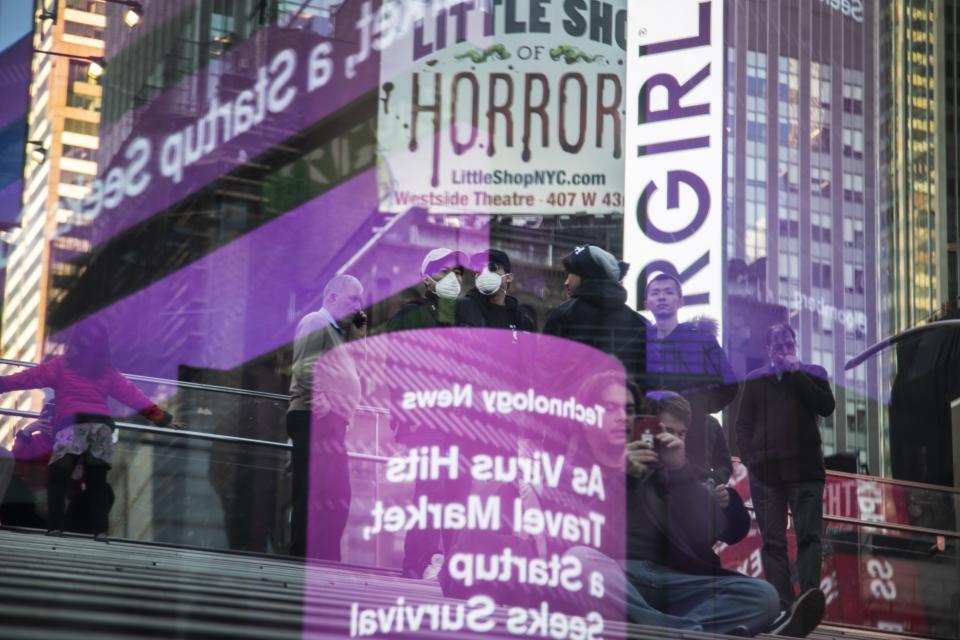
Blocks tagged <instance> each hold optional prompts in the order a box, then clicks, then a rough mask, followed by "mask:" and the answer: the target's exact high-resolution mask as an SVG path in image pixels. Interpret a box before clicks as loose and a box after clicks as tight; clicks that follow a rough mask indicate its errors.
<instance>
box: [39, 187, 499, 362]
mask: <svg viewBox="0 0 960 640" xmlns="http://www.w3.org/2000/svg"><path fill="white" fill-rule="evenodd" d="M376 206H377V188H376V173H375V171H374V170H368V171H366V172H364V173H363V174H361V175H359V176H357V177H355V178H353V179H351V180H349V181H348V182H346V183H344V184H342V185H340V186H338V187H337V188H335V189H332V190H331V191H329V192H327V193H325V194H324V195H322V196H320V197H318V198H315V199H314V200H312V201H310V202H308V203H306V204H304V205H301V206H300V207H297V208H296V209H293V210H291V211H289V212H287V213H286V214H284V215H283V216H281V217H280V218H278V219H276V220H274V221H272V222H270V223H268V224H266V225H264V226H262V227H260V228H258V229H256V230H255V231H252V232H251V233H249V234H247V235H245V236H243V237H242V238H240V239H238V240H235V241H234V242H232V243H230V244H229V245H227V246H225V247H222V248H220V249H218V250H217V251H215V252H213V253H211V254H209V255H207V256H205V257H204V258H202V259H200V260H198V261H196V262H194V263H192V264H190V265H189V266H187V267H185V268H183V269H181V270H180V271H178V272H176V273H174V274H172V275H169V276H167V277H165V278H164V279H162V280H160V281H159V282H156V283H154V284H152V285H150V286H148V287H146V288H144V289H142V290H140V291H138V292H137V293H135V294H132V295H130V296H128V297H126V298H124V299H123V300H120V301H118V302H116V303H114V304H112V305H111V306H109V307H107V308H105V309H103V310H101V311H98V312H96V313H94V314H93V315H92V316H90V317H89V318H88V319H85V320H83V321H81V322H86V321H88V320H89V319H97V320H100V321H103V322H105V323H106V324H107V326H108V327H109V328H110V331H111V342H112V347H113V352H114V361H115V364H116V366H117V368H119V369H120V370H123V371H127V372H130V373H138V374H146V375H153V376H158V377H163V378H172V379H176V378H177V377H178V373H179V371H178V367H179V366H180V365H186V366H190V367H198V368H211V369H221V370H223V369H233V368H235V367H237V366H239V365H241V364H243V363H245V362H248V361H250V360H252V359H254V358H256V357H258V356H260V355H263V354H264V353H268V352H270V351H273V350H275V349H277V348H279V347H281V346H283V345H285V344H288V343H290V342H291V341H292V339H293V333H294V329H295V328H296V325H297V323H298V322H299V320H300V318H301V317H302V315H303V314H304V313H306V312H307V311H313V310H316V307H317V306H319V299H320V295H321V292H322V290H323V287H324V285H325V284H326V282H327V280H329V278H330V277H331V276H332V275H334V273H336V271H337V269H338V268H340V267H341V266H342V265H344V264H345V263H347V262H348V261H349V262H350V266H349V268H348V269H347V271H348V272H349V273H351V274H353V275H355V276H357V277H358V278H359V279H360V281H361V282H362V283H363V284H364V286H365V288H366V291H367V299H368V301H369V302H376V301H378V300H381V299H384V298H386V297H388V296H391V295H394V294H396V293H398V292H400V291H402V290H403V289H405V288H407V287H410V286H412V285H415V284H416V283H417V282H419V280H420V263H421V261H422V260H423V257H424V255H425V254H426V252H427V251H428V250H430V249H432V248H435V246H436V243H431V241H430V240H424V241H422V242H418V241H413V240H411V239H410V238H412V237H416V236H417V234H416V233H412V232H411V231H412V230H411V229H410V223H409V222H407V221H406V220H404V219H402V218H401V219H398V220H397V221H394V224H392V225H390V226H389V228H388V231H387V232H385V233H382V235H379V236H377V235H374V233H373V232H372V231H370V230H369V229H365V223H368V222H369V218H370V216H371V214H376ZM405 215H406V214H405ZM478 219H479V220H485V218H478ZM417 221H420V220H419V219H417ZM449 230H450V233H451V238H449V239H447V240H445V241H444V242H443V244H444V246H448V247H449V248H452V249H459V250H461V251H465V252H477V251H481V250H484V249H486V248H487V247H488V237H489V232H488V229H487V228H486V226H484V225H481V226H480V228H473V229H466V228H465V229H449ZM64 338H65V334H60V335H57V336H55V337H54V340H57V341H60V340H63V339H64Z"/></svg>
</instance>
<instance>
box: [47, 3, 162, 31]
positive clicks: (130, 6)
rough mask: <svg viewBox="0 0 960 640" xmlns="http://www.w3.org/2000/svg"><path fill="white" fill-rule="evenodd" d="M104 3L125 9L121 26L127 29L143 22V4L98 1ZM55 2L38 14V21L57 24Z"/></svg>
mask: <svg viewBox="0 0 960 640" xmlns="http://www.w3.org/2000/svg"><path fill="white" fill-rule="evenodd" d="M100 2H104V3H108V4H109V3H112V4H122V5H123V6H125V7H126V8H127V10H126V11H124V12H123V24H125V25H127V27H128V28H130V29H133V28H134V27H136V26H137V25H138V24H140V22H141V21H142V20H143V4H141V3H140V2H139V1H138V0H100ZM58 17H59V16H58V14H57V2H56V1H55V2H54V3H53V4H52V5H51V8H50V9H44V10H43V11H42V12H41V13H40V20H41V21H43V20H53V22H54V24H56V22H57V18H58Z"/></svg>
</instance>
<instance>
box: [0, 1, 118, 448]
mask: <svg viewBox="0 0 960 640" xmlns="http://www.w3.org/2000/svg"><path fill="white" fill-rule="evenodd" d="M105 7H106V4H105V3H103V2H100V1H99V0H52V1H50V0H48V1H47V2H45V3H44V4H43V7H40V8H38V13H45V14H46V15H48V16H50V17H48V18H46V19H41V20H38V27H37V30H36V34H35V38H34V46H35V48H36V49H38V50H39V52H38V53H36V54H35V56H34V60H33V82H32V85H31V89H30V90H31V96H32V98H31V107H30V115H29V139H30V140H34V141H37V142H38V143H39V144H42V146H43V148H44V150H45V152H46V153H45V157H44V158H43V160H42V161H38V159H39V156H38V157H36V158H32V159H31V160H29V161H28V164H27V168H26V187H25V189H24V195H23V208H22V216H21V221H20V226H19V227H18V228H15V229H12V230H10V231H8V232H6V233H5V234H4V236H5V241H6V242H7V243H8V244H9V246H10V247H11V249H10V254H9V258H8V260H7V270H6V286H5V288H4V300H3V320H2V334H0V352H2V355H3V357H4V358H9V359H14V360H23V361H28V362H35V361H38V360H39V359H40V358H41V356H42V355H43V345H44V340H45V338H46V313H47V304H48V291H49V289H50V287H51V285H52V282H53V281H54V280H55V278H56V273H55V268H53V267H52V265H51V259H50V246H51V241H52V240H53V239H54V238H56V237H57V236H58V234H59V233H60V230H61V228H62V227H63V226H68V225H72V224H76V223H78V222H80V221H79V220H77V214H76V213H75V206H74V203H75V202H79V201H80V200H81V199H82V198H83V197H85V196H86V194H87V193H88V191H89V183H90V182H91V181H92V180H93V179H94V178H95V177H96V175H97V162H96V153H97V147H98V144H99V142H98V138H97V133H98V128H99V121H100V99H101V95H102V92H101V87H100V86H99V84H98V83H97V82H96V81H95V80H93V79H91V78H90V77H89V75H88V73H87V71H88V67H89V62H88V61H87V60H85V58H89V57H102V56H103V51H104V30H105V28H106V11H105ZM54 16H55V17H54ZM47 51H49V52H55V53H56V54H62V55H54V54H49V53H45V52H47ZM71 56H72V57H71ZM76 248H77V249H78V250H82V249H83V248H84V247H83V246H82V245H81V246H79V247H76ZM37 402H38V396H36V395H33V396H31V395H27V394H23V395H21V396H19V397H14V396H4V397H3V398H2V400H0V403H2V405H3V406H7V407H9V406H13V404H16V408H19V409H29V408H31V407H33V408H36V404H37ZM10 437H12V433H10V432H9V429H5V430H0V442H2V441H3V440H5V439H6V440H9V438H10Z"/></svg>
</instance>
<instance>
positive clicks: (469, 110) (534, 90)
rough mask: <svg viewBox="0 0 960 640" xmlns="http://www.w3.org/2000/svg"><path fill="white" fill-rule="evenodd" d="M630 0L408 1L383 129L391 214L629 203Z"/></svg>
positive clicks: (388, 58) (386, 92) (389, 10)
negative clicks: (624, 166) (625, 163)
mask: <svg viewBox="0 0 960 640" xmlns="http://www.w3.org/2000/svg"><path fill="white" fill-rule="evenodd" d="M626 14H627V9H626V3H625V2H624V0H614V1H613V2H594V3H592V6H590V5H588V3H586V2H564V3H561V2H534V1H531V2H507V3H503V4H502V5H501V4H500V3H486V2H476V3H475V2H473V1H470V2H442V3H430V2H423V1H415V2H407V1H404V2H400V1H398V0H386V1H385V2H384V3H383V6H382V8H381V11H380V21H381V25H383V24H394V23H399V24H409V25H411V28H409V29H400V30H396V31H394V32H392V33H391V35H390V37H389V39H386V40H385V39H381V50H382V52H383V54H382V56H381V58H380V101H379V118H378V125H379V130H378V138H379V140H380V145H381V149H380V150H381V154H382V158H383V162H384V166H385V170H384V172H383V179H382V180H381V190H382V192H383V195H384V196H385V199H386V201H387V204H386V207H387V209H389V210H391V211H404V210H406V209H407V208H409V207H410V206H422V207H426V208H428V209H429V210H430V211H431V212H432V213H464V212H477V211H480V212H484V213H504V214H510V213H514V214H516V213H526V214H536V215H541V214H564V213H578V212H587V213H610V212H619V211H620V210H621V209H622V206H623V202H622V197H623V173H622V170H621V162H622V159H623V131H624V125H625V122H624V117H625V115H624V109H625V105H624V88H623V74H624V62H625V61H624V57H625V51H624V49H625V46H626V33H625V29H626Z"/></svg>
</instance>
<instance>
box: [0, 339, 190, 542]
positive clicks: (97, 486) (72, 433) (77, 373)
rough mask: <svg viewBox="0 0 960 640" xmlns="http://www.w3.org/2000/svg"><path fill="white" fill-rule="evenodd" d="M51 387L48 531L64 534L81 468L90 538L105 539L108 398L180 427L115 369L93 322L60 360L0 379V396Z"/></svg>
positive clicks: (109, 493) (110, 446) (110, 449)
mask: <svg viewBox="0 0 960 640" xmlns="http://www.w3.org/2000/svg"><path fill="white" fill-rule="evenodd" d="M45 387H49V388H51V389H53V390H54V393H55V394H56V401H57V402H56V411H55V413H54V418H53V423H54V428H55V429H56V439H55V442H54V445H53V453H52V455H51V456H50V469H49V476H48V481H47V511H48V527H49V532H48V533H50V534H52V535H59V534H60V533H62V532H63V526H64V507H65V503H66V492H67V485H68V484H69V482H70V476H71V474H72V473H73V469H74V467H75V466H76V465H77V464H78V463H82V464H83V467H84V481H85V483H86V485H87V492H88V499H89V506H90V518H91V522H92V528H93V533H94V537H96V538H98V539H103V538H105V537H106V531H107V525H108V519H107V518H108V515H109V512H110V505H111V503H112V491H111V490H110V487H109V485H108V484H107V471H109V469H110V463H111V461H112V458H113V432H112V429H113V420H112V419H111V418H110V416H109V412H110V409H109V408H108V406H107V397H108V396H112V397H114V398H116V399H117V400H119V401H120V402H122V403H123V404H125V405H127V406H129V407H131V408H133V409H137V410H138V411H139V412H140V413H141V414H142V415H143V416H144V417H146V418H147V419H149V420H151V421H152V422H154V423H156V424H157V425H160V426H166V425H172V426H176V427H180V426H182V424H181V423H180V422H176V421H174V420H173V417H172V416H171V415H170V414H168V413H166V412H165V411H164V410H163V409H161V408H160V407H158V406H157V405H156V404H154V403H153V402H152V401H151V400H150V399H149V398H147V397H146V396H145V395H144V394H143V392H141V391H140V390H139V389H138V388H137V387H136V386H134V385H133V383H131V382H130V381H129V380H127V379H126V378H124V377H123V375H121V374H120V373H118V372H117V370H116V369H114V368H113V365H112V364H111V358H110V342H109V336H108V335H107V330H106V328H105V327H104V326H103V325H102V324H100V323H97V322H87V323H84V324H83V325H81V326H79V327H76V328H75V329H74V330H73V333H72V335H71V336H70V341H69V343H68V344H67V351H66V354H64V355H63V356H62V357H59V358H54V359H53V360H49V361H47V362H45V363H43V364H40V365H37V366H36V367H34V368H33V369H28V370H26V371H21V372H20V373H15V374H13V375H10V376H3V377H0V392H6V391H14V390H17V389H42V388H45Z"/></svg>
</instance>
